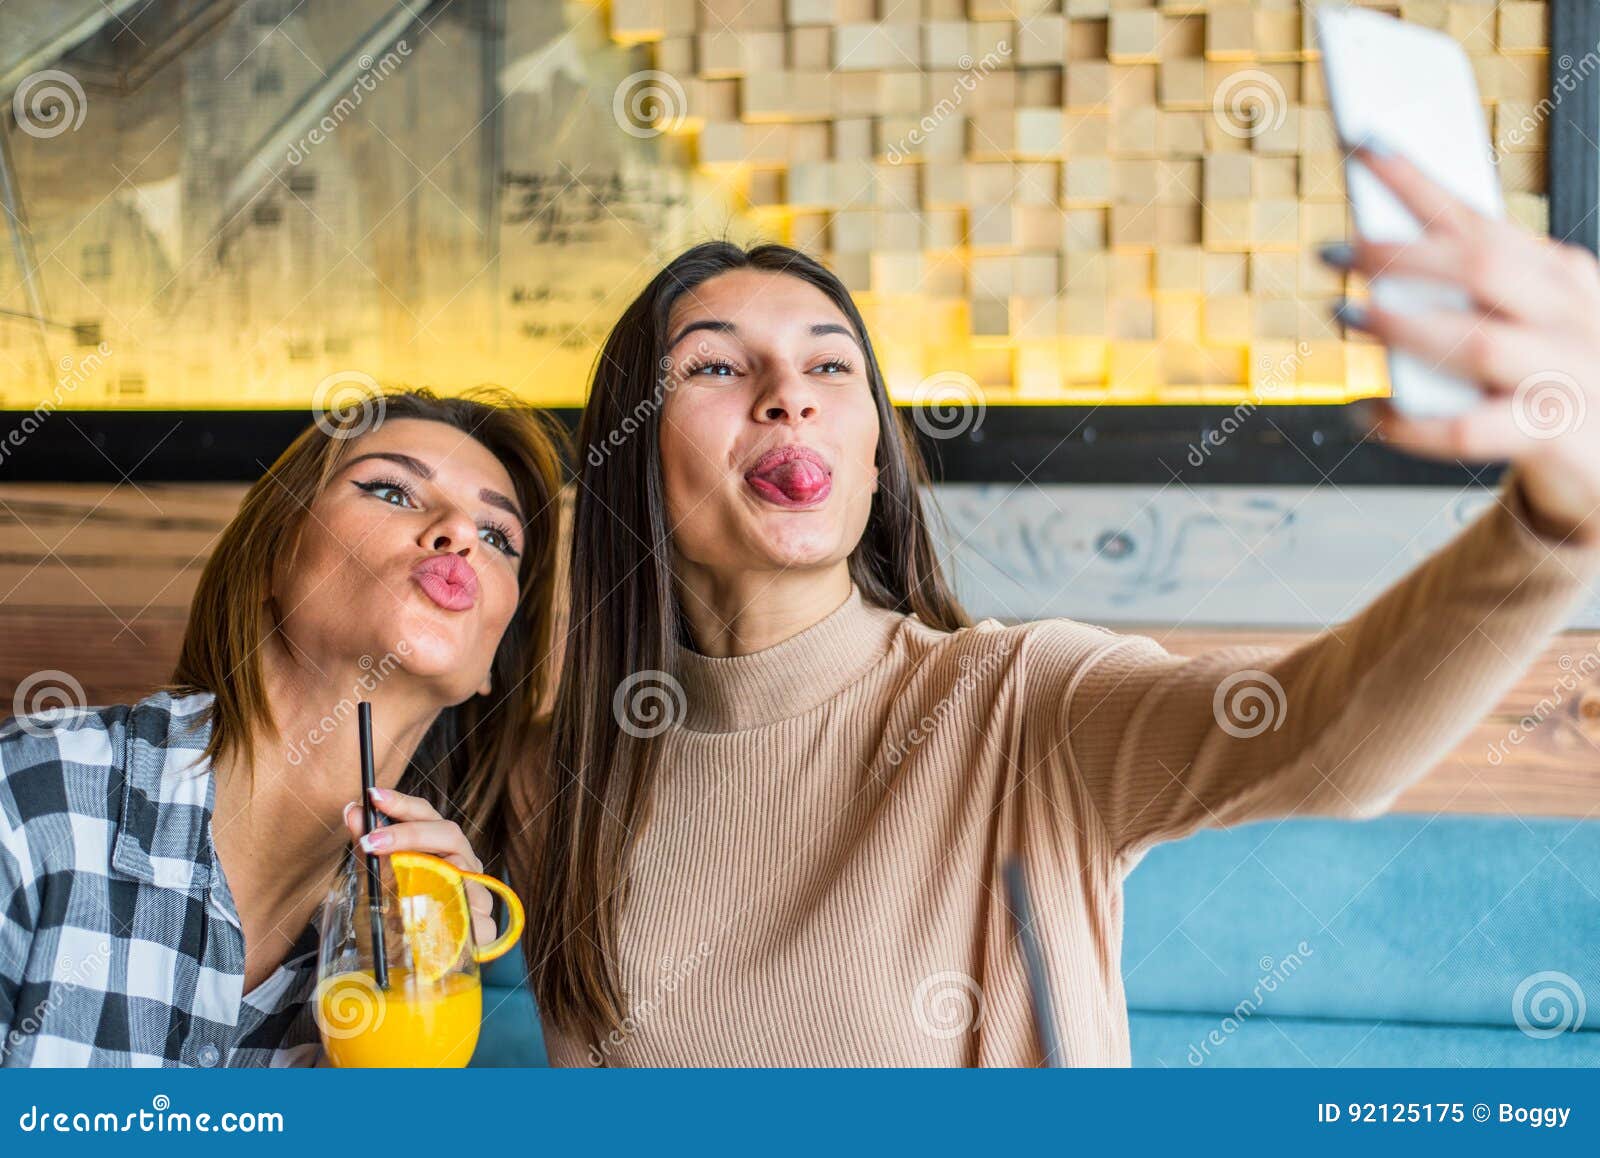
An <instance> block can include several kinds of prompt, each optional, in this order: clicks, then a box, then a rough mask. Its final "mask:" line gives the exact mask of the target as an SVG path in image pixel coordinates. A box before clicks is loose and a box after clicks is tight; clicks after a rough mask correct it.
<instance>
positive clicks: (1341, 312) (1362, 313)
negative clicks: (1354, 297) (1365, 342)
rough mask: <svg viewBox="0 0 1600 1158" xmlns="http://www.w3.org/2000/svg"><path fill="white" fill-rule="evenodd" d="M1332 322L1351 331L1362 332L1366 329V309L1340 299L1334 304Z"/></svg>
mask: <svg viewBox="0 0 1600 1158" xmlns="http://www.w3.org/2000/svg"><path fill="white" fill-rule="evenodd" d="M1333 320H1334V321H1336V322H1338V323H1339V324H1340V325H1342V326H1346V327H1348V328H1350V329H1352V330H1364V329H1366V328H1367V307H1366V306H1363V305H1361V304H1360V303H1359V302H1353V301H1350V300H1348V299H1346V298H1340V299H1339V301H1337V302H1336V303H1334V307H1333Z"/></svg>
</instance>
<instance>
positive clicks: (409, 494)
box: [354, 478, 522, 559]
mask: <svg viewBox="0 0 1600 1158" xmlns="http://www.w3.org/2000/svg"><path fill="white" fill-rule="evenodd" d="M354 481H355V486H356V489H357V490H361V491H365V492H366V493H367V494H369V495H372V496H373V497H374V498H376V499H378V501H379V502H383V503H388V504H389V505H390V506H391V507H409V508H415V507H416V506H417V495H416V491H415V490H414V489H413V488H412V487H411V486H410V485H409V484H407V483H405V482H403V481H401V480H400V479H397V478H375V479H357V480H354ZM386 491H387V492H398V493H399V494H400V495H402V496H404V498H405V500H406V501H405V503H396V502H392V501H391V500H390V499H388V498H385V497H384V492H386ZM478 530H479V532H480V533H481V532H483V531H488V532H490V533H491V534H493V535H496V536H498V537H499V542H497V543H489V545H490V546H491V547H493V548H494V549H495V550H497V551H499V552H500V553H501V554H503V555H505V556H507V557H508V558H512V559H516V558H520V557H521V554H522V553H521V552H520V551H518V550H517V549H516V548H515V547H514V546H512V539H511V528H510V527H508V526H506V524H504V523H502V522H498V521H496V520H494V519H491V520H489V521H488V522H485V523H480V524H479V525H478ZM484 541H485V542H488V540H487V539H485V540H484Z"/></svg>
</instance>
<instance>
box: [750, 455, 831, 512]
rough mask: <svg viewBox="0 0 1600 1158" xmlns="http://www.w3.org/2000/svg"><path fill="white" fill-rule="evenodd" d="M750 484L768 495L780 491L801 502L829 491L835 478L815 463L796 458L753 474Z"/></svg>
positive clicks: (797, 502) (785, 496) (782, 494)
mask: <svg viewBox="0 0 1600 1158" xmlns="http://www.w3.org/2000/svg"><path fill="white" fill-rule="evenodd" d="M750 484H751V485H752V486H754V487H755V488H756V489H757V490H759V491H761V492H762V493H763V494H766V495H768V496H769V497H775V496H777V495H781V496H782V497H783V499H784V500H785V501H787V502H790V503H796V504H799V503H809V502H812V501H814V500H816V499H817V498H819V497H821V496H822V495H824V494H826V493H827V491H828V489H829V488H830V487H831V486H832V480H831V479H829V478H828V472H827V471H825V470H823V469H822V467H820V466H818V465H817V464H816V463H814V462H812V461H810V460H809V459H804V458H796V459H790V460H789V461H788V462H783V463H778V464H777V465H776V466H773V467H771V468H770V469H768V470H764V471H761V472H760V473H758V474H753V475H751V476H750Z"/></svg>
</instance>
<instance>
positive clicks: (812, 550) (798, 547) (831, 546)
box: [757, 527, 850, 570]
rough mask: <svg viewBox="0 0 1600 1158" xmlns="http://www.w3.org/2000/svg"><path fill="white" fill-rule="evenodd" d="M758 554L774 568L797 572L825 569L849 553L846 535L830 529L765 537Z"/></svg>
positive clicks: (792, 530) (795, 529) (793, 530)
mask: <svg viewBox="0 0 1600 1158" xmlns="http://www.w3.org/2000/svg"><path fill="white" fill-rule="evenodd" d="M757 551H758V552H759V553H760V555H761V556H762V557H763V558H764V559H765V560H766V561H767V563H768V564H769V565H771V566H772V567H774V568H778V569H796V570H804V569H809V568H813V567H824V566H827V565H829V564H832V563H836V562H838V561H839V560H840V559H843V558H846V557H847V556H848V555H849V554H850V551H849V548H848V547H847V546H845V545H844V536H842V535H841V534H839V533H838V531H837V529H835V528H831V527H830V528H820V527H819V528H816V529H815V530H810V531H808V530H804V529H802V528H798V527H793V528H785V530H784V533H781V534H770V535H766V536H764V537H763V538H762V539H761V540H760V543H759V545H758V546H757Z"/></svg>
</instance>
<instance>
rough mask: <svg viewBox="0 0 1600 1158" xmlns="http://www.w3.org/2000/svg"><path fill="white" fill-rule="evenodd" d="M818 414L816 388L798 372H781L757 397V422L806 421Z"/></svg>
mask: <svg viewBox="0 0 1600 1158" xmlns="http://www.w3.org/2000/svg"><path fill="white" fill-rule="evenodd" d="M816 416H817V393H816V390H815V389H814V388H813V387H812V385H811V383H810V382H808V381H806V379H805V378H804V377H803V376H801V375H798V374H792V373H788V372H782V373H780V375H779V376H778V377H777V378H776V379H775V380H773V381H772V382H770V383H769V384H768V386H767V388H766V389H764V390H763V391H761V393H760V394H759V395H758V396H757V397H756V405H755V419H756V421H757V422H804V421H808V420H810V419H813V418H815V417H816Z"/></svg>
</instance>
